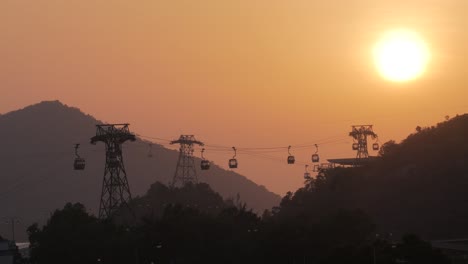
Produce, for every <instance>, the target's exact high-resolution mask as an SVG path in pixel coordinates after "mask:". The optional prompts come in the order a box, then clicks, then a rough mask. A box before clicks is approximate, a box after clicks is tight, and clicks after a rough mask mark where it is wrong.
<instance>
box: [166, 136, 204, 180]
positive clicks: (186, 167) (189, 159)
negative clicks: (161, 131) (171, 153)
mask: <svg viewBox="0 0 468 264" xmlns="http://www.w3.org/2000/svg"><path fill="white" fill-rule="evenodd" d="M173 144H180V148H179V159H178V161H177V167H176V171H175V173H174V178H173V179H172V184H171V185H172V186H173V187H174V186H176V185H177V184H179V183H180V185H181V186H184V185H185V184H187V183H188V182H192V183H197V182H198V179H197V171H196V169H195V158H194V157H193V151H194V149H193V146H194V145H199V146H204V145H205V144H203V142H201V141H198V140H196V139H195V136H193V135H181V136H180V137H179V139H178V140H173V141H171V145H173Z"/></svg>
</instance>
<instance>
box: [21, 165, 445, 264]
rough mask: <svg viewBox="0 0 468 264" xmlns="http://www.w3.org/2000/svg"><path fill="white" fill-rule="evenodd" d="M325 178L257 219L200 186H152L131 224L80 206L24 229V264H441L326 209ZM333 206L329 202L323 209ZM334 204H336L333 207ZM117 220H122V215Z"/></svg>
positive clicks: (425, 249)
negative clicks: (27, 253)
mask: <svg viewBox="0 0 468 264" xmlns="http://www.w3.org/2000/svg"><path fill="white" fill-rule="evenodd" d="M330 184H331V185H333V183H332V177H329V175H328V174H327V173H326V172H323V173H321V174H320V176H319V177H318V178H317V179H316V180H312V181H310V182H308V183H307V184H306V186H305V187H304V188H302V189H300V190H298V191H297V192H296V193H295V194H292V193H289V194H288V195H287V196H285V197H284V198H283V200H282V202H281V204H280V205H279V206H278V207H276V208H274V209H273V210H271V211H265V212H264V213H263V215H262V216H261V217H260V216H258V215H256V214H255V213H253V212H252V211H251V210H249V209H247V205H246V204H244V203H242V202H241V201H240V199H239V198H238V197H237V198H234V199H230V200H223V199H222V197H221V196H220V195H219V194H217V193H215V192H214V191H212V190H211V188H210V187H209V186H208V185H207V184H196V185H192V184H188V185H186V186H184V187H182V188H168V187H166V186H164V185H163V184H160V183H156V184H153V185H152V186H151V188H150V190H149V191H148V192H147V194H146V195H145V196H143V197H137V198H135V199H134V200H133V201H132V203H131V206H132V208H135V209H134V215H135V219H136V220H135V221H133V222H131V223H128V222H127V223H125V221H124V220H123V219H119V217H116V218H115V220H114V221H101V220H99V219H97V218H96V217H94V216H92V215H90V214H88V213H87V212H86V210H85V208H84V207H83V206H82V205H80V204H67V205H65V207H64V208H63V209H61V210H57V211H55V212H54V213H53V215H52V216H51V217H50V219H49V220H48V222H47V224H46V225H44V226H42V227H39V226H38V225H32V226H30V227H29V228H28V233H29V239H30V242H31V262H32V263H37V264H43V263H44V264H45V263H47V264H55V263H57V264H58V263H69V264H74V263H77V264H78V263H79V264H83V263H113V264H118V263H125V264H129V263H145V264H146V263H148V264H150V263H361V264H362V263H374V260H375V258H376V259H378V263H395V262H396V261H407V262H406V263H425V264H428V263H449V262H448V260H447V259H446V258H445V257H444V256H443V255H442V254H441V253H440V252H438V251H436V250H433V249H432V248H431V246H430V244H428V243H426V242H423V241H422V240H420V239H418V238H417V237H416V236H406V237H405V238H404V239H403V240H402V241H400V242H397V243H396V242H395V241H393V239H394V238H392V237H390V236H387V235H383V234H382V235H379V236H376V233H375V225H374V223H373V221H372V219H371V218H370V217H369V216H368V215H367V214H366V213H365V212H363V211H361V210H357V209H343V208H340V207H339V206H336V207H334V206H328V205H325V204H323V203H321V202H320V201H323V199H329V198H330V199H332V200H333V198H332V197H331V196H330V195H329V190H330V187H332V186H330ZM331 204H333V203H330V204H329V205H331ZM336 205H338V203H336ZM120 215H123V216H124V217H123V218H126V217H127V216H125V213H124V212H122V213H121V214H120Z"/></svg>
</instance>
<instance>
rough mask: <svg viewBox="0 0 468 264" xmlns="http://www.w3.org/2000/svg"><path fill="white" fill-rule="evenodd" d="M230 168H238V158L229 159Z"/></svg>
mask: <svg viewBox="0 0 468 264" xmlns="http://www.w3.org/2000/svg"><path fill="white" fill-rule="evenodd" d="M229 168H231V169H236V168H237V159H230V160H229Z"/></svg>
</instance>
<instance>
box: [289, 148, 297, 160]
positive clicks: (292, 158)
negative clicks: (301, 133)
mask: <svg viewBox="0 0 468 264" xmlns="http://www.w3.org/2000/svg"><path fill="white" fill-rule="evenodd" d="M290 149H291V146H289V147H288V154H289V156H288V164H294V162H296V159H295V158H294V156H293V155H291V152H289V150H290Z"/></svg>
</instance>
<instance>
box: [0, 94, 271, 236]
mask: <svg viewBox="0 0 468 264" xmlns="http://www.w3.org/2000/svg"><path fill="white" fill-rule="evenodd" d="M100 123H102V122H101V121H98V120H96V119H95V118H93V117H92V116H90V115H86V114H84V113H82V112H81V111H80V110H79V109H78V108H74V107H69V106H67V105H64V104H62V103H61V102H59V101H46V102H41V103H39V104H35V105H32V106H28V107H26V108H24V109H21V110H17V111H13V112H9V113H5V114H2V115H0V158H1V161H0V168H1V174H0V180H1V181H0V208H1V210H0V217H4V218H11V217H16V218H18V219H19V223H17V228H16V231H17V237H16V238H17V240H19V241H21V240H25V239H26V236H25V232H24V230H25V229H26V228H27V226H29V225H30V224H31V223H33V222H36V221H37V222H39V223H44V220H45V219H47V218H48V217H49V215H50V214H51V213H52V212H53V211H54V210H55V209H57V208H62V207H63V206H64V204H65V203H66V202H80V203H82V204H84V205H85V206H86V208H87V209H88V210H89V211H90V212H91V213H93V214H96V215H97V210H98V207H99V201H100V200H99V199H100V195H101V188H102V178H103V172H104V160H105V155H104V145H103V144H97V145H91V144H89V140H90V138H91V137H92V136H94V135H95V133H96V124H100ZM130 129H131V127H130ZM132 132H137V131H132ZM75 143H81V147H80V149H79V153H80V155H81V156H82V157H83V158H85V159H86V169H85V170H84V171H74V170H73V160H74V158H75V154H74V149H73V145H74V144H75ZM148 143H149V142H147V141H144V140H141V139H138V140H137V141H135V142H129V143H125V144H124V146H123V149H124V153H123V155H124V157H123V158H124V162H125V166H126V170H127V175H128V180H129V184H130V189H131V192H132V195H133V196H134V197H136V196H141V195H143V194H144V193H145V192H146V191H147V190H148V189H149V187H150V186H151V184H152V183H154V182H156V181H159V182H162V183H165V184H167V183H169V182H170V181H171V179H172V176H173V175H174V171H175V166H176V163H177V158H178V155H179V153H178V151H175V150H169V149H166V148H164V147H163V146H161V145H158V144H153V146H152V153H153V157H152V158H149V157H148V156H147V154H148V149H149V147H148ZM199 161H200V160H199V159H197V161H196V162H197V164H198V162H199ZM197 169H199V168H197ZM198 179H199V181H201V182H206V183H208V184H209V185H210V186H211V187H212V188H213V189H214V190H215V191H216V192H219V193H220V194H221V195H222V196H223V197H224V198H235V197H237V194H239V195H240V198H241V200H242V201H243V202H246V203H247V206H248V207H250V208H252V209H253V210H254V211H255V212H259V213H260V212H262V211H263V210H264V209H270V208H271V207H273V206H275V205H277V204H278V203H279V201H280V196H278V195H276V194H274V193H272V192H270V191H268V190H267V189H266V188H265V187H264V186H259V185H257V184H255V183H254V182H252V181H250V180H249V179H247V178H246V177H244V176H242V175H240V174H238V173H235V172H232V171H227V170H224V169H222V168H220V167H219V166H216V165H212V167H211V168H210V170H208V171H203V173H201V172H200V171H199V172H198ZM0 234H1V235H2V236H4V237H7V238H10V237H11V227H10V226H8V225H0Z"/></svg>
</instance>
